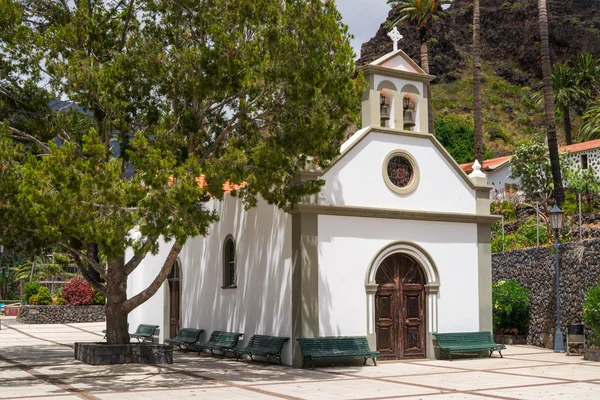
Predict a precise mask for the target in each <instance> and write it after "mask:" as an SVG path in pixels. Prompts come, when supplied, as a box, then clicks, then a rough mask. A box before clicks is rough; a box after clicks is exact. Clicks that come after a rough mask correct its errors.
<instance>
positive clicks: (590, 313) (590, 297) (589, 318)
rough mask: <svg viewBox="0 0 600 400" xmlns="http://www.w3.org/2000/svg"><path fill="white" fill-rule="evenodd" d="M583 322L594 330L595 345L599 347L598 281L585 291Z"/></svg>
mask: <svg viewBox="0 0 600 400" xmlns="http://www.w3.org/2000/svg"><path fill="white" fill-rule="evenodd" d="M582 308H583V322H584V323H585V324H586V325H587V327H588V328H590V329H591V330H592V332H594V340H595V343H594V344H595V345H596V346H597V347H600V283H598V285H596V286H592V287H591V288H589V289H588V291H587V292H585V300H584V301H583V305H582Z"/></svg>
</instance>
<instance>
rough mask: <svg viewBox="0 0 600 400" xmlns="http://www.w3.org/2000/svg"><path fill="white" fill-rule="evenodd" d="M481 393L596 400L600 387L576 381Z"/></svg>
mask: <svg viewBox="0 0 600 400" xmlns="http://www.w3.org/2000/svg"><path fill="white" fill-rule="evenodd" d="M481 393H482V394H490V395H496V396H505V397H509V398H513V399H524V400H552V399H560V400H598V399H599V398H600V387H599V386H598V385H595V384H593V383H584V382H577V383H566V384H561V385H552V386H542V387H540V386H534V387H525V388H512V389H500V390H494V391H484V392H481Z"/></svg>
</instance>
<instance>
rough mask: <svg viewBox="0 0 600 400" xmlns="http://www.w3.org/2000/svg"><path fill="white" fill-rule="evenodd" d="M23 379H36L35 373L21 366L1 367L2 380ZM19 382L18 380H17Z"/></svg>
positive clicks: (0, 379) (0, 375) (0, 378)
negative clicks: (28, 371) (30, 372)
mask: <svg viewBox="0 0 600 400" xmlns="http://www.w3.org/2000/svg"><path fill="white" fill-rule="evenodd" d="M21 379H36V378H35V377H34V376H33V375H31V374H29V373H27V372H26V371H23V370H22V369H20V368H14V367H13V368H2V369H0V381H7V380H21ZM15 384H18V381H17V382H15Z"/></svg>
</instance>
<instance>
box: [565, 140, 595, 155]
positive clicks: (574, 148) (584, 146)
mask: <svg viewBox="0 0 600 400" xmlns="http://www.w3.org/2000/svg"><path fill="white" fill-rule="evenodd" d="M598 148H600V139H596V140H590V141H589V142H583V143H575V144H570V145H568V146H561V147H559V148H558V150H559V151H567V150H569V151H570V152H571V153H577V152H580V151H585V150H593V149H598Z"/></svg>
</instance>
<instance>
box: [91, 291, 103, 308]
mask: <svg viewBox="0 0 600 400" xmlns="http://www.w3.org/2000/svg"><path fill="white" fill-rule="evenodd" d="M92 304H93V305H95V306H103V305H105V304H106V298H105V297H104V295H103V294H102V293H100V292H94V295H93V296H92Z"/></svg>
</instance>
